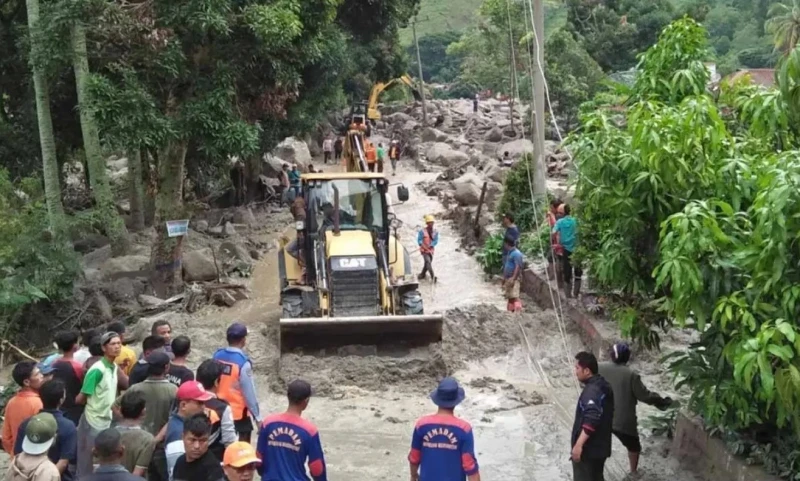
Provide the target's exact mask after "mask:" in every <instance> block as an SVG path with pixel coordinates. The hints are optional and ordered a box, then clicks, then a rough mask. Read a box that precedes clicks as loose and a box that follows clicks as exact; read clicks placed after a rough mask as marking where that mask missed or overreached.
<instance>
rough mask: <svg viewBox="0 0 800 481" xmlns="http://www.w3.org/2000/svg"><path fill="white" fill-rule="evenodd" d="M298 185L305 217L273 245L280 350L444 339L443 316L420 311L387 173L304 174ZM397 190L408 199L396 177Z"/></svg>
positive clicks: (399, 194)
mask: <svg viewBox="0 0 800 481" xmlns="http://www.w3.org/2000/svg"><path fill="white" fill-rule="evenodd" d="M301 185H302V189H303V195H304V198H305V201H306V206H307V209H306V219H305V220H304V221H299V222H297V223H296V225H295V226H294V227H295V229H294V230H295V231H296V239H297V241H296V242H294V243H292V244H289V243H287V244H285V245H284V246H283V247H282V248H281V249H280V251H279V253H278V266H279V275H280V289H281V295H280V300H281V305H282V307H283V314H282V317H281V320H280V331H281V351H283V352H288V351H291V350H293V349H295V348H297V347H305V348H313V349H318V348H325V347H332V346H342V345H359V344H361V345H382V344H391V345H396V344H403V345H409V346H419V345H427V344H431V343H436V342H439V341H441V339H442V316H441V315H436V314H424V313H423V306H422V296H421V295H420V292H419V283H418V280H417V278H416V276H415V275H414V273H413V272H412V271H411V262H410V257H409V253H408V251H407V250H406V249H405V248H404V247H403V245H402V244H401V243H400V241H399V240H398V237H397V229H398V227H399V226H400V225H401V222H400V220H399V219H397V218H396V217H395V216H394V214H391V213H389V207H390V205H389V204H388V202H389V201H388V198H387V192H388V190H389V186H390V184H389V181H388V180H387V179H386V177H384V176H383V174H377V173H369V172H346V173H315V174H303V176H302V177H301ZM390 197H394V196H390ZM396 198H397V199H398V200H399V201H401V202H405V201H406V200H408V189H407V188H406V187H405V186H403V185H399V187H398V188H397V195H396Z"/></svg>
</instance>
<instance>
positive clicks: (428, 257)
mask: <svg viewBox="0 0 800 481" xmlns="http://www.w3.org/2000/svg"><path fill="white" fill-rule="evenodd" d="M438 243H439V232H438V231H437V230H436V229H434V227H433V216H432V215H430V214H428V215H426V216H425V227H423V228H422V229H421V230H420V231H419V234H417V244H418V245H419V252H420V254H422V260H423V261H424V262H425V265H424V266H423V267H422V272H421V273H420V275H419V276H418V277H419V279H420V280H422V279H425V276H426V274H427V273H428V271H430V273H431V279H433V282H436V276H435V275H434V273H433V251H434V250H435V249H436V244H438Z"/></svg>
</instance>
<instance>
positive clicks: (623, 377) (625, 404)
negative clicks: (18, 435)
mask: <svg viewBox="0 0 800 481" xmlns="http://www.w3.org/2000/svg"><path fill="white" fill-rule="evenodd" d="M609 357H610V358H611V361H610V362H601V363H600V366H599V368H600V375H601V376H603V378H604V379H605V380H606V381H608V383H609V384H610V385H611V389H612V390H613V391H614V422H613V425H612V431H613V433H614V435H615V436H616V437H617V439H619V440H620V442H621V443H622V445H623V446H625V448H627V450H628V462H629V463H630V469H631V474H632V475H634V476H635V475H636V474H637V472H638V468H639V453H641V452H642V443H641V441H640V440H639V432H638V419H637V418H636V404H637V403H638V402H639V401H641V402H643V403H645V404H649V405H651V406H655V407H657V408H658V409H661V410H662V411H663V410H665V409H667V408H668V407H669V406H670V405H672V399H670V398H668V397H661V396H660V395H659V394H656V393H654V392H651V391H649V390H648V389H647V388H646V387H645V385H644V383H643V382H642V378H641V376H639V373H637V372H636V371H634V370H633V369H631V368H630V367H628V361H629V360H630V358H631V348H630V346H628V344H627V343H625V342H617V343H616V344H614V345H613V346H611V349H609Z"/></svg>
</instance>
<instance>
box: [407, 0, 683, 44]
mask: <svg viewBox="0 0 800 481" xmlns="http://www.w3.org/2000/svg"><path fill="white" fill-rule="evenodd" d="M684 1H688V0H684ZM482 3H483V0H422V3H421V5H420V13H419V17H418V18H419V23H418V24H417V37H422V36H425V35H427V34H432V33H442V32H447V31H455V32H464V31H465V30H468V29H469V28H470V27H473V26H475V25H477V22H478V18H479V17H478V9H479V8H480V7H481V4H482ZM544 11H545V35H547V34H548V33H550V32H552V31H553V30H555V29H557V28H559V27H561V26H562V25H564V23H566V19H567V12H566V9H565V8H564V7H563V2H561V1H558V0H545V5H544ZM400 41H401V42H402V44H403V45H411V44H412V43H413V41H414V39H413V35H412V33H411V27H409V28H406V29H403V30H401V31H400Z"/></svg>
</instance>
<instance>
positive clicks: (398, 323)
mask: <svg viewBox="0 0 800 481" xmlns="http://www.w3.org/2000/svg"><path fill="white" fill-rule="evenodd" d="M442 321H443V316H442V315H441V314H419V315H395V316H363V317H306V318H281V320H280V326H281V351H282V352H290V351H293V350H295V349H297V348H303V349H325V348H335V347H342V346H349V345H368V346H372V345H375V346H381V345H392V346H397V345H402V346H407V347H420V346H427V345H429V344H435V343H438V342H441V340H442Z"/></svg>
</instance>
